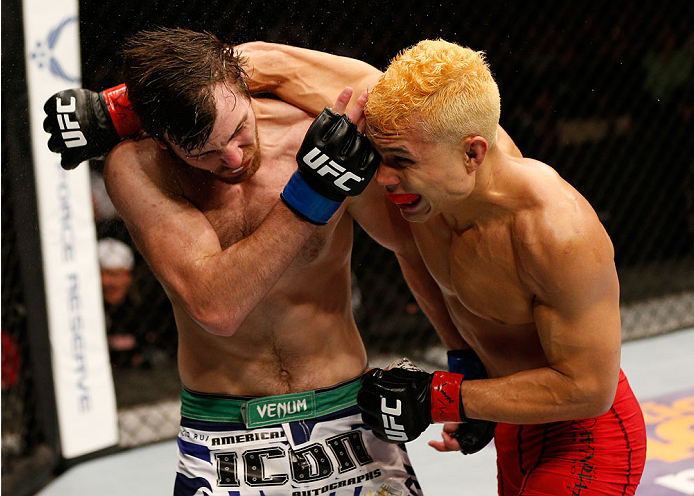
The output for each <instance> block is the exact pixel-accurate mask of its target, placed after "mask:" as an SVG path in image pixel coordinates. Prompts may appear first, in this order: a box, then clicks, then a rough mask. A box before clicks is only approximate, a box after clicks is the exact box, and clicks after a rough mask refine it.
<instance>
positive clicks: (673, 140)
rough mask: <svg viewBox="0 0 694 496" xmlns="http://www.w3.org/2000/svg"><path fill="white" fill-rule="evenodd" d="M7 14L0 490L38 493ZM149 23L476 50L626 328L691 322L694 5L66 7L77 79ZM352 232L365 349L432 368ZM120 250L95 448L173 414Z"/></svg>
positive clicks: (41, 457)
mask: <svg viewBox="0 0 694 496" xmlns="http://www.w3.org/2000/svg"><path fill="white" fill-rule="evenodd" d="M21 19H22V5H21V1H19V0H4V1H3V2H2V83H3V84H2V486H3V493H4V494H13V495H21V494H33V493H34V492H35V491H36V489H37V488H38V487H40V486H41V485H42V484H45V482H46V481H47V480H48V479H49V478H50V477H52V475H53V474H55V473H56V472H58V471H60V470H62V469H63V468H64V461H63V460H62V459H61V457H60V454H59V452H58V450H57V448H56V425H55V423H56V421H55V419H54V415H55V412H54V410H55V408H54V407H53V406H52V405H51V404H50V400H49V399H48V398H50V396H51V394H52V385H51V383H50V350H49V349H48V345H47V335H46V329H45V321H43V324H42V320H41V319H37V318H36V317H35V316H34V315H32V312H31V308H32V302H35V301H37V299H38V300H39V301H40V300H41V298H42V292H43V288H42V281H41V279H40V275H37V265H39V266H40V258H41V257H40V251H39V249H38V247H37V246H36V241H37V239H38V238H37V236H36V230H37V227H36V213H35V210H36V207H35V205H34V204H33V203H35V199H34V198H35V194H34V192H33V187H34V186H33V181H34V176H33V174H34V173H33V170H32V166H31V164H32V152H31V146H30V137H29V131H28V128H29V126H28V122H27V121H28V114H27V110H26V108H27V90H26V82H25V59H24V53H25V47H24V41H23V31H22V22H21ZM155 26H170V27H173V26H181V27H188V28H191V29H196V30H207V31H211V32H213V33H215V34H216V35H217V36H219V37H220V38H223V39H225V40H227V41H229V42H231V43H232V44H236V43H241V42H245V41H251V40H265V41H271V42H278V43H288V44H293V45H297V46H301V47H305V48H311V49H316V50H324V51H327V52H331V53H336V54H340V55H346V56H350V57H355V58H359V59H362V60H364V61H366V62H369V63H371V64H372V65H374V66H376V67H378V68H379V69H383V68H385V67H386V66H387V64H388V61H389V59H390V58H391V57H392V56H394V55H395V54H396V53H397V52H398V51H399V50H400V49H402V48H404V47H406V46H409V45H411V44H413V43H415V42H417V41H419V40H420V39H423V38H438V37H441V38H444V39H446V40H449V41H455V42H457V43H460V44H462V45H466V46H470V47H472V48H474V49H478V50H484V51H486V53H487V56H488V59H489V62H490V64H491V67H492V70H493V72H494V74H495V77H496V79H497V81H498V83H499V87H500V90H501V97H502V115H501V124H502V126H503V127H504V128H505V129H506V130H507V131H508V132H509V134H510V135H511V136H512V137H513V138H514V140H515V141H516V143H517V144H518V146H519V147H520V149H521V150H522V151H523V153H524V154H525V155H526V156H528V157H532V158H536V159H539V160H541V161H544V162H546V163H548V164H550V165H552V166H553V167H554V168H555V169H557V171H558V172H559V173H560V174H561V175H562V176H563V177H564V178H565V179H566V180H568V181H569V182H570V183H571V184H573V185H574V186H575V187H576V188H577V189H578V190H579V191H580V192H581V193H582V194H583V195H585V196H586V198H587V199H588V200H589V201H590V202H591V204H592V205H593V206H594V208H595V209H596V211H597V212H598V215H599V217H600V219H601V220H602V222H603V224H604V225H605V227H606V228H607V231H608V232H609V234H610V236H611V237H612V241H613V243H614V246H615V250H616V262H617V268H618V271H619V275H620V279H621V284H622V324H623V337H624V339H625V340H633V339H639V338H643V337H647V336H653V335H656V334H663V333H667V332H670V331H673V330H677V329H681V328H683V327H688V326H692V325H694V115H693V113H694V112H693V111H694V30H693V29H692V26H694V2H691V1H679V2H668V1H662V2H656V1H648V2H645V3H640V4H637V3H634V2H626V1H613V2H602V1H599V2H549V1H538V0H532V1H525V2H512V1H508V2H503V1H497V0H491V1H487V2H469V3H467V2H450V3H449V2H428V3H425V2H415V1H404V2H403V1H395V0H393V1H368V2H344V1H341V0H320V1H318V0H302V1H288V2H274V1H265V2H257V1H247V2H229V1H219V0H208V1H206V2H201V1H197V0H187V1H181V0H168V1H163V0H150V1H147V2H141V1H139V2H138V1H133V0H120V1H118V2H115V1H108V0H106V1H103V0H101V1H96V0H81V1H80V3H79V29H80V37H81V57H82V86H83V87H85V88H89V89H93V90H101V89H104V88H107V87H110V86H114V85H116V84H119V83H120V82H121V79H120V75H119V68H120V59H119V55H118V48H119V47H120V46H121V44H122V42H123V40H124V39H125V37H126V36H128V35H130V34H132V33H134V32H136V31H138V30H140V29H146V28H152V27H155ZM78 85H79V84H76V86H78ZM82 167H85V166H84V165H83V166H82ZM90 168H91V178H92V186H93V194H94V204H95V216H96V222H97V237H98V238H99V239H103V238H113V239H116V240H120V241H122V242H123V243H125V244H126V245H129V246H131V247H132V243H131V241H130V238H129V237H128V234H127V232H126V231H125V229H124V227H123V225H122V223H121V221H120V220H119V219H118V218H117V216H116V215H115V214H114V212H113V211H111V210H110V209H109V204H108V201H107V198H106V197H105V196H104V195H105V193H104V192H103V185H102V183H101V182H100V168H101V164H100V163H98V162H96V161H94V162H92V163H91V164H90ZM355 240H356V241H355V246H354V251H353V273H354V284H353V286H354V298H353V306H354V311H355V315H356V317H357V323H358V324H359V326H360V329H361V332H362V336H363V338H364V341H365V342H366V345H367V348H368V350H369V353H370V354H371V355H372V357H377V356H383V355H388V354H392V353H398V354H401V355H408V356H410V357H411V358H413V359H419V360H424V361H426V362H427V363H431V364H436V363H438V362H440V361H442V360H443V351H442V349H441V348H440V347H438V341H437V338H436V336H435V334H434V332H433V330H432V329H431V327H430V326H429V324H428V322H427V320H426V318H425V317H424V316H423V314H422V313H421V311H420V310H419V309H418V308H417V305H416V304H415V302H414V299H413V298H412V296H411V295H410V293H409V291H408V289H407V286H406V285H405V283H404V282H403V280H402V278H401V276H400V274H399V269H398V266H397V262H396V261H395V259H394V257H392V256H391V254H390V253H389V252H387V251H385V250H384V249H382V248H380V247H379V246H377V245H375V243H374V242H372V241H371V240H370V239H369V238H368V237H367V236H366V235H364V234H363V232H361V231H360V230H359V228H358V227H357V228H356V230H355ZM125 252H127V250H126V251H125ZM133 254H134V256H133V263H132V266H131V267H130V268H128V267H127V264H126V267H125V270H126V272H127V273H126V274H123V273H121V274H120V276H121V278H120V279H116V281H115V282H113V285H114V286H118V285H120V286H121V287H122V288H123V295H124V296H122V297H114V300H113V301H114V302H113V303H109V302H108V301H107V302H106V303H105V305H106V308H105V310H106V312H105V313H106V319H107V323H106V328H107V333H108V335H109V348H110V356H111V365H112V369H113V376H114V381H115V390H116V400H117V406H118V419H119V420H118V423H119V431H120V443H119V446H117V447H115V448H113V449H111V450H109V451H118V450H125V449H129V448H131V447H133V446H138V445H143V444H148V443H152V442H155V441H158V440H162V439H171V438H173V437H174V436H175V435H176V433H177V426H178V420H179V415H178V395H179V393H180V383H179V379H178V376H177V373H176V364H175V360H176V330H175V327H174V322H173V317H172V315H171V308H170V305H169V303H168V300H167V299H166V296H165V295H164V292H163V290H162V289H161V287H160V286H159V284H158V283H157V281H156V280H155V279H154V277H153V276H152V274H151V273H150V271H149V269H148V267H147V266H146V264H145V263H144V262H143V260H142V258H141V257H140V256H139V255H138V254H137V252H136V251H135V250H134V248H133ZM116 258H118V257H116ZM121 258H122V257H121ZM125 258H126V259H127V258H128V257H127V256H126V257H125ZM114 291H116V292H117V291H118V290H117V288H116V289H114ZM44 320H45V319H44Z"/></svg>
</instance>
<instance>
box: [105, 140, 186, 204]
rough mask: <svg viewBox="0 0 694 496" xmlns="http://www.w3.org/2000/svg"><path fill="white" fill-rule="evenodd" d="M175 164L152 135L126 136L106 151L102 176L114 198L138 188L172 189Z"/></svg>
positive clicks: (174, 183) (138, 189)
mask: <svg viewBox="0 0 694 496" xmlns="http://www.w3.org/2000/svg"><path fill="white" fill-rule="evenodd" d="M175 167H176V164H175V163H174V160H173V158H172V157H171V155H170V154H169V152H168V151H166V150H164V149H163V148H161V147H160V146H159V145H158V144H157V143H156V142H155V141H154V140H153V139H138V140H135V139H130V140H125V141H122V142H121V143H119V144H118V145H117V146H116V147H115V148H114V149H113V150H112V151H111V152H110V153H109V155H108V157H107V159H106V163H105V165H104V180H105V183H106V188H107V190H108V193H109V195H110V196H112V199H113V200H114V201H116V200H117V198H118V197H119V196H126V197H132V196H133V195H134V194H135V193H136V192H137V191H140V190H141V189H157V190H161V191H162V192H165V191H169V190H170V191H175V190H177V187H176V184H177V179H176V174H174V168H175ZM114 197H115V198H114Z"/></svg>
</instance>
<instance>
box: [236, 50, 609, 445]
mask: <svg viewBox="0 0 694 496" xmlns="http://www.w3.org/2000/svg"><path fill="white" fill-rule="evenodd" d="M249 48H252V49H254V50H259V51H263V50H268V44H260V43H258V44H249ZM273 56H275V59H274V60H275V64H274V65H273V64H268V66H269V67H271V68H272V69H273V70H268V71H267V72H266V73H265V75H266V76H267V77H268V79H269V80H270V81H273V82H274V83H276V84H277V85H279V86H281V84H282V81H283V78H282V74H284V73H285V72H287V71H290V72H291V71H295V72H297V73H301V74H309V75H311V76H312V77H311V78H305V79H304V80H303V82H302V83H301V84H300V85H299V86H300V87H296V86H292V85H286V86H285V87H286V88H287V89H288V94H285V95H283V98H285V99H286V100H287V101H291V100H292V99H297V98H306V97H307V95H312V96H315V95H321V94H323V93H324V91H325V89H324V88H325V87H329V86H330V81H331V75H335V74H343V75H344V74H349V73H350V69H349V67H351V66H350V62H349V60H350V59H347V60H345V61H341V62H340V63H336V64H333V65H326V64H321V63H322V62H324V60H321V59H319V58H316V59H310V58H305V59H301V60H297V59H296V58H292V60H291V62H292V64H291V65H290V64H287V66H286V67H285V66H283V64H284V63H285V62H286V60H284V59H283V58H284V57H289V58H291V57H290V56H287V55H286V54H282V56H277V55H276V54H274V55H273ZM360 64H363V63H362V62H358V61H355V62H354V67H355V68H358V67H359V66H360ZM312 80H320V81H321V84H320V85H313V86H312V85H311V81H312ZM355 80H358V77H356V76H355ZM344 81H345V79H344V78H343V79H341V80H340V83H341V84H342V83H344ZM278 93H279V92H278ZM372 138H373V137H372ZM372 141H373V142H374V145H375V147H376V149H377V150H378V151H379V153H380V154H381V156H382V163H381V166H380V167H379V170H378V172H377V174H376V181H377V182H378V183H379V184H380V185H381V186H383V187H384V189H386V191H387V192H388V193H389V195H390V198H391V205H392V206H397V208H399V209H400V214H401V218H404V219H406V220H407V221H409V222H410V227H411V232H412V234H413V236H414V239H415V240H416V244H417V247H418V252H419V254H420V256H421V258H422V259H423V261H424V263H425V264H426V268H427V269H428V272H429V273H430V275H431V276H432V277H433V280H434V281H435V282H434V283H433V285H432V284H431V283H430V281H429V282H427V281H426V279H424V278H422V277H419V276H417V277H414V278H411V277H409V272H408V270H407V269H408V267H407V264H401V265H402V266H403V273H404V275H405V277H406V279H407V280H408V283H410V288H411V289H412V291H413V293H414V294H415V297H417V299H418V301H423V300H426V303H425V304H423V305H422V306H423V308H424V309H425V311H426V313H427V315H429V317H430V318H432V317H433V318H432V321H433V322H434V323H435V327H436V329H437V331H438V332H439V334H440V336H441V339H442V341H443V342H444V344H445V345H446V346H447V347H448V348H449V349H457V348H466V347H472V348H473V349H474V350H475V351H476V352H477V354H478V355H479V356H480V358H481V360H482V361H483V363H484V365H485V367H486V369H487V372H488V374H489V376H490V379H488V380H480V381H464V382H463V384H462V387H461V397H462V400H463V404H464V408H465V413H466V415H467V416H469V417H471V418H479V419H487V420H493V421H497V422H506V423H518V424H522V423H544V422H553V421H560V420H567V419H576V418H590V417H594V416H598V415H600V414H602V413H604V412H605V411H606V410H607V409H608V408H609V407H610V405H611V402H612V400H613V399H614V396H615V391H616V387H617V379H618V372H619V361H620V346H621V331H620V316H619V283H618V279H617V273H616V269H615V265H614V252H613V247H612V243H611V241H610V239H609V237H608V235H607V233H606V232H605V230H604V228H603V226H602V224H601V223H600V221H599V219H598V217H597V215H596V213H595V211H594V210H593V209H592V207H591V206H590V205H589V204H588V202H587V201H586V200H585V198H583V197H582V196H581V195H580V194H579V193H578V192H577V191H576V190H575V189H574V188H573V187H572V186H571V185H569V184H568V183H567V182H565V181H564V180H563V179H562V178H561V177H560V176H559V175H558V174H557V173H556V172H555V171H554V170H553V169H552V168H551V167H549V166H547V165H545V164H543V163H541V162H538V161H535V160H532V159H527V158H523V157H522V155H521V153H520V151H519V150H518V148H517V147H516V146H515V144H514V143H513V141H512V140H511V138H510V137H509V136H508V134H506V133H505V132H504V131H503V129H501V127H499V128H498V133H497V144H496V146H494V147H491V148H490V147H489V144H488V143H487V142H486V140H484V138H481V137H479V136H470V137H468V138H466V139H465V140H464V141H463V142H462V143H459V144H457V145H456V146H453V145H442V144H437V143H431V142H425V141H424V140H423V139H422V138H421V131H420V129H419V127H418V123H417V121H416V119H415V120H414V121H413V126H412V127H411V128H410V129H408V130H407V132H405V133H401V134H400V135H397V136H379V137H376V138H374V139H372ZM399 195H407V196H399ZM390 220H391V221H393V222H394V223H393V225H392V229H400V228H401V225H400V224H398V223H397V222H395V221H394V219H393V218H392V217H391V218H390ZM423 281H424V282H423ZM434 293H438V298H439V302H438V303H436V301H435V300H436V299H435V298H434V296H433V295H434ZM455 426H456V425H455V424H450V425H449V424H447V425H446V426H445V430H446V431H448V432H450V430H452V429H454V428H455ZM433 445H435V447H437V448H438V449H442V450H443V449H446V450H447V449H459V447H457V442H456V441H455V440H453V439H451V438H450V436H448V434H447V433H446V432H444V442H441V443H433Z"/></svg>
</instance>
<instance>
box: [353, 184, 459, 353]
mask: <svg viewBox="0 0 694 496" xmlns="http://www.w3.org/2000/svg"><path fill="white" fill-rule="evenodd" d="M347 208H348V212H349V213H350V214H351V215H352V217H353V218H354V219H355V220H356V221H357V222H358V223H359V225H360V226H361V227H362V228H363V229H364V230H365V231H366V232H367V234H369V236H371V237H372V238H373V239H374V240H376V241H377V242H378V243H379V244H380V245H382V246H384V247H386V248H388V249H389V250H391V251H393V252H394V253H395V256H396V257H397V259H398V263H399V264H400V268H401V270H402V274H403V276H404V278H405V281H406V282H407V284H408V286H409V288H410V290H411V291H412V294H413V295H414V297H415V299H416V300H417V303H418V304H419V306H420V308H421V309H422V311H423V312H424V314H425V315H426V316H427V317H428V319H429V321H430V322H431V323H432V325H433V326H434V329H435V330H436V332H437V334H438V335H439V337H440V338H441V341H442V342H443V344H444V345H445V346H446V348H447V349H449V350H452V349H464V348H468V347H469V346H468V345H467V344H466V343H465V341H464V340H463V338H462V337H461V336H460V333H459V332H458V330H457V329H456V327H455V325H454V324H453V322H452V320H451V318H450V315H449V313H448V309H447V308H446V305H445V303H444V300H443V295H442V294H441V290H440V289H439V287H438V285H437V284H436V282H435V281H434V279H433V278H432V277H431V275H430V274H429V271H428V270H427V268H426V266H425V265H424V261H423V260H422V257H421V255H420V253H419V250H418V248H417V246H416V244H415V242H414V238H413V236H412V231H411V230H410V225H409V222H407V221H406V220H405V219H403V217H402V215H400V212H399V211H398V209H397V208H396V207H395V206H394V205H393V204H392V203H391V202H389V201H388V200H387V198H386V196H385V190H384V188H382V187H380V186H378V185H377V184H376V183H373V182H372V183H371V184H370V185H369V187H368V188H367V189H366V191H365V192H364V193H363V194H362V195H361V196H359V197H357V198H354V199H352V200H351V201H350V203H349V204H348V207H347Z"/></svg>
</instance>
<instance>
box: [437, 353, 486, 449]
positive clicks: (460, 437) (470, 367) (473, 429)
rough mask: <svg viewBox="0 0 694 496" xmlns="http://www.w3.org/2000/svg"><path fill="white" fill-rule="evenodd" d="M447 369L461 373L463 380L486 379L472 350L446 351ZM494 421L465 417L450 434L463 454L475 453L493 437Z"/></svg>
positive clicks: (480, 362) (484, 372)
mask: <svg viewBox="0 0 694 496" xmlns="http://www.w3.org/2000/svg"><path fill="white" fill-rule="evenodd" d="M448 371H449V372H455V373H458V374H463V375H464V376H465V380H471V379H486V378H487V371H486V370H485V368H484V365H483V364H482V361H481V360H480V359H479V357H478V356H477V354H476V353H475V352H474V351H472V350H454V351H449V352H448ZM495 427H496V422H490V421H489V420H478V419H470V418H468V419H465V420H464V421H463V422H462V423H461V424H460V425H459V426H458V428H457V429H456V431H455V432H454V433H453V434H451V437H453V438H455V439H456V440H457V441H458V444H460V450H461V451H462V453H463V454H464V455H471V454H473V453H477V452H478V451H479V450H481V449H482V448H484V447H485V446H487V445H488V444H489V442H490V441H491V440H492V439H494V428H495Z"/></svg>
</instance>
